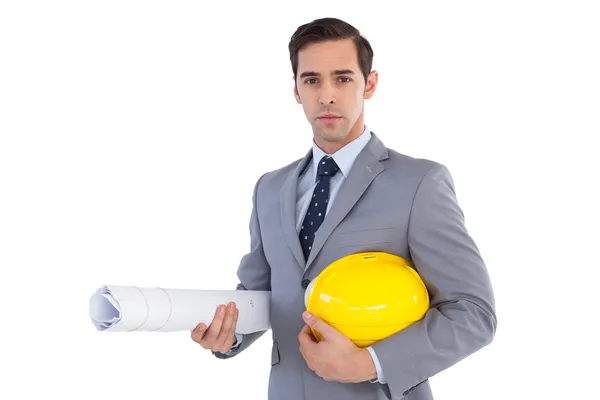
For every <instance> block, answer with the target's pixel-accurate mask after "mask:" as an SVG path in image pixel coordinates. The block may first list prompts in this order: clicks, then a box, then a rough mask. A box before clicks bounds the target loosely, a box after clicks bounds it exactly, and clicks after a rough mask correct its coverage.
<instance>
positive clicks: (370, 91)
mask: <svg viewBox="0 0 600 400" xmlns="http://www.w3.org/2000/svg"><path fill="white" fill-rule="evenodd" d="M378 79H379V73H378V72H377V71H371V72H370V73H369V75H368V76H367V82H366V84H365V94H364V98H365V99H370V98H371V97H373V95H374V94H375V89H377V80H378Z"/></svg>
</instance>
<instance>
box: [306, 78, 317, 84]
mask: <svg viewBox="0 0 600 400" xmlns="http://www.w3.org/2000/svg"><path fill="white" fill-rule="evenodd" d="M315 82H316V79H314V78H313V79H307V80H305V81H304V83H311V84H312V83H315Z"/></svg>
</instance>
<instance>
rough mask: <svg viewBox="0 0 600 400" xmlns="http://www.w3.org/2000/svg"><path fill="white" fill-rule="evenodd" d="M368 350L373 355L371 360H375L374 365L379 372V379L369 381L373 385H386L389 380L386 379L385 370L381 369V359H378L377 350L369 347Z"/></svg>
mask: <svg viewBox="0 0 600 400" xmlns="http://www.w3.org/2000/svg"><path fill="white" fill-rule="evenodd" d="M367 350H368V351H369V353H370V354H371V358H372V359H373V364H375V369H376V370H377V378H375V379H369V381H370V382H371V383H382V384H386V383H387V380H386V379H385V376H384V375H383V370H382V368H381V363H380V362H379V359H378V358H377V354H375V350H373V348H372V347H371V346H369V347H367Z"/></svg>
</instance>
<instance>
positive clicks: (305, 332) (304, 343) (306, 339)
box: [298, 325, 315, 348]
mask: <svg viewBox="0 0 600 400" xmlns="http://www.w3.org/2000/svg"><path fill="white" fill-rule="evenodd" d="M298 342H300V346H301V347H304V348H310V347H311V346H312V345H314V344H315V342H314V341H313V339H312V334H311V332H310V327H309V326H308V325H304V328H302V330H301V331H300V333H299V334H298Z"/></svg>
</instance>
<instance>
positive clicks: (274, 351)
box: [271, 341, 279, 366]
mask: <svg viewBox="0 0 600 400" xmlns="http://www.w3.org/2000/svg"><path fill="white" fill-rule="evenodd" d="M275 364H279V346H278V344H277V342H276V341H274V342H273V347H272V348H271V366H273V365H275Z"/></svg>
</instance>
